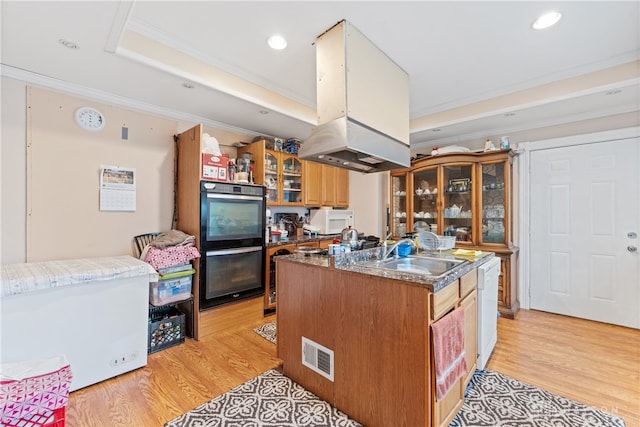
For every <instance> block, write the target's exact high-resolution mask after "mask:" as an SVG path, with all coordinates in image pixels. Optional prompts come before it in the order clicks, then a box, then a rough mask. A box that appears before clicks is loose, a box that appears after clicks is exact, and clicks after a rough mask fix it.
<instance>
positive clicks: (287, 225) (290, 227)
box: [282, 219, 298, 236]
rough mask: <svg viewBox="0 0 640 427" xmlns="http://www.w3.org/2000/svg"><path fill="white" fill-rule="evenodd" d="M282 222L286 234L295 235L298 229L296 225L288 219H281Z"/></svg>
mask: <svg viewBox="0 0 640 427" xmlns="http://www.w3.org/2000/svg"><path fill="white" fill-rule="evenodd" d="M282 222H283V223H284V229H285V230H287V233H288V235H289V236H295V235H296V233H297V231H298V227H296V225H295V223H294V222H293V221H291V220H288V219H283V220H282Z"/></svg>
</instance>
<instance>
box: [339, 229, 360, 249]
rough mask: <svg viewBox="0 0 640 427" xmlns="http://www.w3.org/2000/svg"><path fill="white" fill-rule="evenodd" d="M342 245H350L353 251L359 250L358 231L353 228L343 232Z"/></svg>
mask: <svg viewBox="0 0 640 427" xmlns="http://www.w3.org/2000/svg"><path fill="white" fill-rule="evenodd" d="M341 234H342V243H344V244H345V245H349V246H350V247H351V248H352V249H357V248H358V230H356V229H355V228H352V227H351V226H349V227H347V228H344V229H343V230H342V233H341Z"/></svg>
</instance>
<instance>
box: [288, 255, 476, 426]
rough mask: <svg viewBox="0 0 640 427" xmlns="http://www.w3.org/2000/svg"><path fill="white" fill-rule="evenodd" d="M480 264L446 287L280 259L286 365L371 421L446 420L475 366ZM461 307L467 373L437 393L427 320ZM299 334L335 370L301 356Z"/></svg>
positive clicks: (366, 422) (337, 402)
mask: <svg viewBox="0 0 640 427" xmlns="http://www.w3.org/2000/svg"><path fill="white" fill-rule="evenodd" d="M476 272H477V270H476V269H473V270H471V271H469V272H468V273H466V274H464V275H463V276H462V277H460V278H458V279H455V280H453V281H452V282H451V283H450V284H448V285H446V287H444V288H443V289H440V290H438V291H437V292H435V293H434V292H432V291H431V290H430V289H429V288H428V287H426V286H423V285H417V284H416V283H412V282H403V281H401V280H397V279H390V278H386V277H379V276H373V275H368V274H363V273H358V272H352V271H345V270H339V269H336V268H331V267H323V266H318V265H312V264H308V263H304V262H298V261H296V260H295V259H291V257H281V258H279V259H278V269H277V277H278V287H279V288H278V301H277V311H278V340H277V351H278V357H279V358H280V359H282V361H283V367H282V369H283V372H284V374H285V375H287V376H288V377H289V378H291V379H292V380H294V381H295V382H297V383H299V384H301V385H302V386H303V387H305V388H306V389H307V390H309V391H311V392H312V393H314V394H316V395H317V396H319V397H320V398H321V399H323V400H325V401H327V402H329V403H331V404H332V405H334V406H335V407H336V408H338V409H339V410H341V411H343V412H345V413H346V414H347V415H348V416H350V417H351V418H353V419H355V420H357V421H358V422H360V423H362V424H363V425H366V426H368V427H377V426H379V427H388V426H411V427H417V426H447V425H449V423H450V421H451V419H452V418H453V417H454V416H455V414H456V413H457V412H458V410H459V409H460V408H461V407H462V404H463V401H464V388H465V386H466V384H467V383H468V381H469V380H470V379H471V375H472V373H473V372H474V371H475V367H476V349H477V333H476V309H477V305H476V286H477V276H476ZM459 306H461V307H464V310H465V331H466V333H465V348H466V357H467V368H468V374H467V375H466V376H465V377H464V378H461V379H460V380H458V382H457V383H456V384H454V386H453V387H452V388H451V389H450V390H449V392H448V393H447V395H445V396H444V398H442V399H441V400H439V401H437V400H436V398H435V387H436V384H435V381H436V380H435V369H434V360H433V354H434V353H433V347H432V346H433V344H432V342H431V328H430V324H431V323H433V322H435V321H437V320H438V319H440V318H441V317H443V316H445V315H446V314H447V313H449V312H450V311H451V310H452V309H454V308H455V307H459ZM303 337H304V338H306V339H309V340H311V341H313V342H314V343H317V344H319V345H321V346H323V347H325V348H326V349H328V350H330V351H333V380H330V379H328V378H326V377H325V376H323V375H321V374H319V373H317V372H316V371H314V370H312V369H310V368H309V367H307V366H305V364H303V362H302V360H303V357H307V356H303V350H302V347H303V345H302V342H303V341H302V340H303Z"/></svg>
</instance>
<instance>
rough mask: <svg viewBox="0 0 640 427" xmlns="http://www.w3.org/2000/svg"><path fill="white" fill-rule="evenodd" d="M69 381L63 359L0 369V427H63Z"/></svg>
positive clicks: (54, 358)
mask: <svg viewBox="0 0 640 427" xmlns="http://www.w3.org/2000/svg"><path fill="white" fill-rule="evenodd" d="M71 379H72V374H71V368H70V366H69V362H68V360H67V358H66V357H65V356H58V357H53V358H50V359H43V360H34V361H27V362H17V363H6V364H2V365H0V425H2V426H16V427H17V426H20V427H64V425H65V408H66V405H67V401H68V399H69V388H70V385H71Z"/></svg>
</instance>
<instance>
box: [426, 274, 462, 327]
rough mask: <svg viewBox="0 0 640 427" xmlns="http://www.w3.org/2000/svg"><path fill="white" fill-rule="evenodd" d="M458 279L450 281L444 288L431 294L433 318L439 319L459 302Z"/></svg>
mask: <svg viewBox="0 0 640 427" xmlns="http://www.w3.org/2000/svg"><path fill="white" fill-rule="evenodd" d="M457 282H458V281H457V280H456V282H454V283H450V284H449V285H447V286H446V287H445V288H444V289H441V290H439V291H438V292H436V293H435V294H431V313H432V315H431V316H432V320H438V319H439V318H440V317H442V316H443V315H444V314H446V313H447V312H448V311H449V310H451V309H452V308H453V307H455V305H456V303H457V302H458V283H457Z"/></svg>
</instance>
